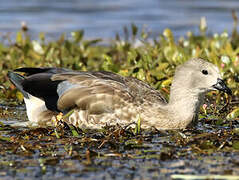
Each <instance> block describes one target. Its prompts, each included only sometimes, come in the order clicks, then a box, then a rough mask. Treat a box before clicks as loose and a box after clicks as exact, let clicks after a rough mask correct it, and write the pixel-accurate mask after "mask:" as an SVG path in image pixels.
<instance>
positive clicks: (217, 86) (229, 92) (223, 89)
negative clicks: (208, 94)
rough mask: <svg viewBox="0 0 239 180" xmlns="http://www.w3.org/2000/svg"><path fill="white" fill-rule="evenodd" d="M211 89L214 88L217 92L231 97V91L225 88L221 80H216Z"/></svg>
mask: <svg viewBox="0 0 239 180" xmlns="http://www.w3.org/2000/svg"><path fill="white" fill-rule="evenodd" d="M212 87H214V88H215V89H217V90H219V91H223V92H225V93H227V94H229V95H232V90H231V89H230V88H229V87H227V85H226V84H225V83H224V81H223V80H222V79H219V78H217V83H216V84H214V85H213V86H212Z"/></svg>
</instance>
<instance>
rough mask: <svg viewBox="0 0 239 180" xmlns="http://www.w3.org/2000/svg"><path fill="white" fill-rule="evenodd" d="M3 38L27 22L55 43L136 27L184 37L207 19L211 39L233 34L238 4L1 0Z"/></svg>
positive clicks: (234, 0)
mask: <svg viewBox="0 0 239 180" xmlns="http://www.w3.org/2000/svg"><path fill="white" fill-rule="evenodd" d="M0 3H1V5H0V33H2V34H3V33H7V32H10V33H11V34H13V36H14V33H15V32H17V31H18V30H19V29H20V28H21V22H23V21H24V22H26V23H27V25H28V27H29V33H30V34H31V35H32V37H33V38H37V37H38V34H39V32H44V33H46V36H47V37H48V38H50V39H55V38H58V37H59V35H60V34H62V33H66V34H69V33H70V32H72V31H77V30H79V29H83V30H85V36H86V38H98V37H100V38H103V39H111V38H114V36H115V34H116V33H119V34H122V32H123V26H130V24H131V23H135V24H136V25H137V26H138V27H140V28H142V27H144V26H145V27H147V29H148V30H149V31H151V32H152V36H154V37H156V36H157V35H158V34H159V33H162V31H163V30H164V29H165V28H170V29H172V31H173V32H174V34H175V35H176V36H177V37H178V36H181V35H185V34H186V32H187V31H189V30H190V31H193V32H195V33H198V32H199V30H198V26H199V22H200V18H201V17H203V16H205V17H206V19H207V24H208V32H209V33H214V32H217V33H220V32H223V31H224V30H227V31H228V32H229V33H231V31H232V27H233V18H232V15H231V12H232V9H234V10H235V11H236V12H237V11H238V10H239V1H238V0H200V1H198V0H117V1H116V0H50V1H49V0H24V1H19V0H8V1H5V0H0Z"/></svg>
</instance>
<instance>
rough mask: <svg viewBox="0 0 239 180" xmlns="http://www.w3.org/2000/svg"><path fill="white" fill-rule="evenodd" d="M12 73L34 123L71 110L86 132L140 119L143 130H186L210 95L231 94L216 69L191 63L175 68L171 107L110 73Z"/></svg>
mask: <svg viewBox="0 0 239 180" xmlns="http://www.w3.org/2000/svg"><path fill="white" fill-rule="evenodd" d="M15 71H17V72H24V73H25V76H22V75H20V74H17V73H15V72H9V73H8V76H9V78H10V80H11V82H12V83H13V84H14V85H15V86H16V87H17V88H18V89H19V90H20V91H21V92H22V93H23V95H24V100H25V104H26V109H27V116H28V119H29V121H30V122H31V123H36V124H44V123H45V124H47V125H51V123H52V121H54V118H56V115H57V114H58V113H59V112H62V113H63V114H65V113H67V112H69V111H72V110H73V109H74V111H73V113H72V114H71V115H70V116H69V117H68V119H67V120H66V121H67V123H71V124H73V125H75V126H79V127H83V128H101V127H103V126H105V125H106V124H108V125H116V124H119V125H122V126H124V125H128V124H130V123H132V122H137V120H138V119H139V118H140V120H141V125H142V128H149V127H155V128H157V129H183V128H186V127H187V125H188V124H189V123H190V122H191V121H192V119H193V117H195V115H196V114H197V113H198V110H199V106H200V105H201V104H202V101H203V97H204V95H205V94H206V93H207V92H208V91H211V90H220V91H224V92H226V93H229V94H231V90H230V89H229V88H228V87H227V86H226V85H225V83H224V82H223V81H222V78H221V76H220V73H219V70H218V68H217V67H216V66H215V65H213V64H211V63H209V62H206V61H204V60H203V59H191V60H189V61H187V62H186V63H184V64H183V65H180V66H178V67H177V68H176V72H175V76H174V79H173V82H172V86H171V90H170V98H169V102H168V103H167V101H166V100H165V98H164V97H162V95H161V94H160V92H159V91H157V90H155V89H153V88H151V87H150V86H149V85H148V84H146V83H144V82H142V81H140V80H138V79H136V78H133V77H122V76H120V75H117V74H114V73H111V72H76V71H72V70H67V69H60V68H20V69H16V70H15Z"/></svg>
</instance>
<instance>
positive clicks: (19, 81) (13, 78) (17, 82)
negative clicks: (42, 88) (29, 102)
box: [7, 71, 29, 98]
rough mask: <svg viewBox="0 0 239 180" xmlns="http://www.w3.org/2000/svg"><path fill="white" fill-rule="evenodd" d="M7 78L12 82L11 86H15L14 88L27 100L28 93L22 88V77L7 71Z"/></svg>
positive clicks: (23, 78)
mask: <svg viewBox="0 0 239 180" xmlns="http://www.w3.org/2000/svg"><path fill="white" fill-rule="evenodd" d="M7 77H8V78H9V80H10V81H11V82H12V84H14V86H16V88H17V89H18V90H19V91H20V92H21V93H22V94H23V96H24V97H25V98H29V95H28V93H27V92H26V91H24V90H23V87H22V83H23V81H24V80H25V77H24V76H22V75H20V74H18V73H15V72H12V71H8V73H7Z"/></svg>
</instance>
